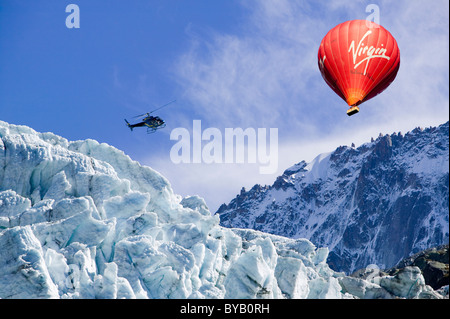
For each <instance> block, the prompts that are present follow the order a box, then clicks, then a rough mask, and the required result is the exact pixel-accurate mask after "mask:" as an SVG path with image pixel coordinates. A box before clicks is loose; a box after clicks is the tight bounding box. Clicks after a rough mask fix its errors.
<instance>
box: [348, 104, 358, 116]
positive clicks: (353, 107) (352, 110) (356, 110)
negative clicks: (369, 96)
mask: <svg viewBox="0 0 450 319" xmlns="http://www.w3.org/2000/svg"><path fill="white" fill-rule="evenodd" d="M358 112H359V107H357V106H352V107H351V108H349V109H348V110H347V115H348V116H352V115H353V114H356V113H358Z"/></svg>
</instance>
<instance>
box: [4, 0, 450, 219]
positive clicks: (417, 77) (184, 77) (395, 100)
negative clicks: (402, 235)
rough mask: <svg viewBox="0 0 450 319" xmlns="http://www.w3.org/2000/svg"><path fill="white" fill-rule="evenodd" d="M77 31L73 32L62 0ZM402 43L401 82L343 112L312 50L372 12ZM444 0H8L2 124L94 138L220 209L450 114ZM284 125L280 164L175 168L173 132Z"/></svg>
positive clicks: (436, 122)
mask: <svg viewBox="0 0 450 319" xmlns="http://www.w3.org/2000/svg"><path fill="white" fill-rule="evenodd" d="M70 3H74V4H77V5H78V6H79V8H80V28H79V29H68V28H67V27H66V25H65V20H66V17H67V16H68V15H69V13H66V12H65V8H66V6H67V5H68V4H70ZM368 4H376V5H378V6H379V8H380V24H381V25H383V26H384V27H385V28H387V29H388V30H389V31H390V32H391V33H392V35H393V36H394V37H395V38H396V39H397V42H398V45H399V47H400V52H401V65H400V71H399V73H398V76H397V79H396V81H395V82H394V83H393V84H392V85H391V86H390V87H389V88H388V89H387V90H386V91H385V92H383V94H381V95H380V96H377V97H376V98H374V99H372V100H370V101H368V102H367V103H365V104H363V105H362V106H361V112H360V113H359V114H357V115H355V116H352V117H348V116H347V115H346V114H345V111H346V109H347V106H346V104H345V103H344V102H343V101H342V100H341V99H340V98H339V97H337V96H336V95H335V94H334V92H332V91H331V90H330V89H329V88H328V86H327V85H326V84H325V82H324V81H323V79H322V77H321V75H320V72H319V70H318V68H317V50H318V46H319V44H320V41H321V39H322V38H323V36H324V35H325V34H326V33H327V32H328V30H329V29H331V28H332V27H334V26H335V25H337V24H339V23H341V22H344V21H346V20H351V19H365V18H366V17H367V16H368V15H369V13H367V12H366V11H365V10H366V6H367V5H368ZM448 30H449V4H448V2H447V1H445V0H433V1H422V0H410V1H406V0H402V1H395V2H394V1H374V0H373V1H348V0H335V1H316V0H309V1H307V0H298V1H288V0H273V1H270V0H248V1H233V0H226V1H225V0H216V1H206V0H147V1H144V0H131V1H124V0H122V1H119V0H115V1H113V0H110V1H106V0H70V1H62V0H35V1H26V0H1V1H0V120H3V121H6V122H9V123H12V124H21V125H27V126H30V127H32V128H33V129H35V130H37V131H41V132H45V131H50V132H54V133H55V134H58V135H61V136H63V137H65V138H67V139H69V140H78V139H86V138H92V139H95V140H97V141H99V142H105V143H108V144H111V145H113V146H115V147H117V148H119V149H121V150H123V151H124V152H125V153H126V154H127V155H129V156H130V157H131V158H132V159H134V160H137V161H139V162H141V163H142V164H144V165H148V166H151V167H153V168H154V169H156V170H157V171H159V172H161V173H162V174H163V175H164V176H166V177H167V178H168V179H169V181H170V182H171V184H172V186H173V188H174V190H175V192H176V193H179V194H181V195H183V196H186V195H193V194H199V195H200V196H202V197H204V198H205V199H206V201H207V204H208V205H209V206H210V208H211V210H212V211H215V210H216V209H217V208H218V206H219V205H220V204H221V203H223V202H229V201H230V200H231V199H232V198H233V197H234V196H235V195H236V194H237V193H238V192H239V190H240V188H241V187H242V186H244V187H246V188H250V187H252V186H253V185H254V184H256V183H260V184H271V183H272V182H273V181H274V179H275V177H276V176H277V175H279V174H281V173H282V172H283V171H284V170H285V169H286V168H287V167H289V166H291V165H293V164H294V163H297V162H299V161H301V160H306V161H311V160H312V159H313V158H314V157H315V156H316V155H318V154H319V153H322V152H328V151H332V150H334V149H335V148H336V147H338V146H340V145H350V144H351V143H355V144H356V145H360V144H362V143H364V142H368V141H370V138H371V137H376V136H378V134H379V133H380V132H382V133H393V132H399V131H402V132H404V133H405V132H407V131H409V130H412V129H414V128H415V127H417V126H422V127H427V126H435V125H439V124H441V123H444V122H446V121H447V120H448V118H449V111H448V107H449V98H448V97H449V89H448V87H449V65H448V63H449V62H448V59H449V32H448ZM173 99H176V100H177V101H176V103H174V104H171V105H170V106H168V107H166V108H164V109H162V110H160V111H159V112H158V115H160V116H161V117H162V118H164V120H165V121H166V122H167V127H166V128H165V129H164V130H161V131H158V132H157V133H156V134H152V135H147V134H146V133H145V130H135V131H133V132H130V131H129V130H128V129H127V127H126V126H125V125H124V121H123V119H124V118H130V117H132V116H134V115H137V114H141V113H145V112H147V111H150V110H152V109H154V108H156V107H158V106H159V105H162V104H164V103H167V102H169V101H171V100H173ZM193 120H201V121H202V128H207V127H215V128H217V129H219V130H220V131H222V132H223V131H224V130H225V128H227V127H229V128H230V127H231V128H237V127H241V128H243V129H245V128H255V129H257V128H267V129H268V128H277V129H278V134H279V136H278V147H279V150H278V158H279V163H278V170H277V172H276V173H274V174H268V175H264V174H260V173H259V170H258V168H259V165H258V164H251V163H247V164H205V163H201V164H174V163H173V162H172V161H171V159H170V156H169V153H170V150H171V148H172V147H173V146H174V144H175V141H173V140H170V133H171V132H172V130H173V129H175V128H177V127H184V128H186V129H188V130H190V131H192V123H193V122H192V121H193Z"/></svg>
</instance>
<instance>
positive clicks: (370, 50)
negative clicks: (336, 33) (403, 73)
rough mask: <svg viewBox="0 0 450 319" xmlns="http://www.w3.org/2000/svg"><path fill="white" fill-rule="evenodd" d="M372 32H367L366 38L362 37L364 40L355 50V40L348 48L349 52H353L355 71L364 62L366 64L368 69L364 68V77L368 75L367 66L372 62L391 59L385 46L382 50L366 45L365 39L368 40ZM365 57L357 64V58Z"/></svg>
mask: <svg viewBox="0 0 450 319" xmlns="http://www.w3.org/2000/svg"><path fill="white" fill-rule="evenodd" d="M371 33H372V31H371V30H369V31H367V32H366V34H364V36H363V37H362V39H361V40H360V41H359V43H358V46H357V47H356V48H355V40H353V41H352V43H351V44H350V47H349V48H348V52H350V51H351V52H352V56H353V65H354V69H356V68H357V67H358V66H360V65H361V64H362V63H363V62H366V67H365V68H364V73H363V74H364V75H366V72H367V66H368V65H369V62H370V60H372V59H375V58H381V59H386V60H389V59H390V57H388V56H386V51H387V50H386V48H383V44H381V47H380V48H375V47H373V46H372V45H371V46H368V45H366V46H365V45H364V42H363V41H364V39H365V38H367V37H368V36H369V34H371ZM361 55H362V56H363V58H362V59H361V60H360V61H359V62H358V63H356V59H357V57H360V56H361Z"/></svg>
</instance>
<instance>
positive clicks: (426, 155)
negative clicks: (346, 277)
mask: <svg viewBox="0 0 450 319" xmlns="http://www.w3.org/2000/svg"><path fill="white" fill-rule="evenodd" d="M448 132H449V129H448V122H446V123H445V124H442V125H440V126H439V127H430V128H427V129H424V130H422V129H420V128H416V129H414V130H412V131H411V132H408V133H406V134H405V135H403V134H401V133H393V134H390V135H389V134H388V135H382V134H380V136H379V137H378V138H377V139H376V140H374V139H372V141H371V142H370V143H365V144H363V145H361V146H359V147H358V148H356V147H354V146H351V147H348V146H340V147H338V148H336V150H334V151H333V152H329V153H324V154H320V155H318V156H317V157H316V158H315V159H314V160H313V161H312V162H311V163H306V162H305V161H301V162H299V163H297V164H295V165H293V166H291V167H289V168H287V169H286V170H285V171H284V173H283V174H282V175H281V176H278V177H277V178H276V180H275V181H274V183H273V184H272V185H270V186H261V185H255V186H253V187H252V188H251V189H250V190H249V191H246V190H245V189H241V192H240V194H238V195H237V196H236V198H234V199H233V200H232V201H231V202H230V203H229V204H223V205H222V206H221V207H220V208H219V209H218V211H217V212H216V214H218V215H219V216H220V220H221V225H222V226H225V227H241V228H251V229H257V230H260V231H264V232H268V233H273V234H277V235H282V236H286V237H291V238H299V237H302V238H307V239H309V240H311V241H312V242H313V243H314V244H315V245H317V246H319V247H321V246H326V247H329V249H330V255H329V258H328V262H329V264H330V266H331V267H332V268H333V269H334V270H337V271H345V272H348V273H351V272H353V271H355V270H357V269H358V268H362V267H365V266H366V265H368V264H372V263H374V264H378V265H379V266H380V267H381V268H388V267H392V266H394V265H395V264H396V263H397V262H398V261H400V260H401V259H402V258H405V257H407V256H408V255H411V254H413V253H415V252H418V251H420V250H423V249H426V248H429V247H432V246H437V245H440V244H445V243H448V185H449V183H448V179H449V175H448ZM383 247H386V248H385V249H383ZM388 247H389V248H388Z"/></svg>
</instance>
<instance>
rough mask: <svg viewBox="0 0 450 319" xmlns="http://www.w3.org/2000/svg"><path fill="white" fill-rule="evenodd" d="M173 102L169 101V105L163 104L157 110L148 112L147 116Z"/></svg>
mask: <svg viewBox="0 0 450 319" xmlns="http://www.w3.org/2000/svg"><path fill="white" fill-rule="evenodd" d="M175 101H176V100H173V101H170V102H169V103H166V104H164V105H162V106H160V107H158V108H157V109H154V110H153V111H150V112H149V113H147V114H151V113H153V112H155V111H158V110H160V109H162V108H163V107H165V106H167V105H169V104H172V103H173V102H175Z"/></svg>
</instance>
